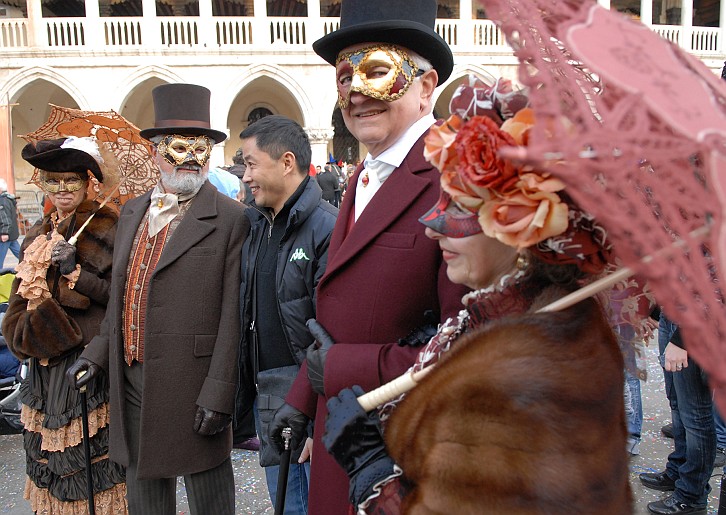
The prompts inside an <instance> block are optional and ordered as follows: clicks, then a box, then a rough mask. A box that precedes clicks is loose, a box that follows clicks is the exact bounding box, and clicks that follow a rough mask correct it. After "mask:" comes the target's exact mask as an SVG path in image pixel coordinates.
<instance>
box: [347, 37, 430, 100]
mask: <svg viewBox="0 0 726 515" xmlns="http://www.w3.org/2000/svg"><path fill="white" fill-rule="evenodd" d="M422 74H423V72H420V71H419V69H418V66H417V65H416V63H415V62H413V60H412V59H411V58H410V57H409V55H408V54H407V53H406V52H405V50H403V49H401V48H398V47H396V46H393V45H372V46H367V47H363V48H359V49H358V50H354V51H352V52H345V53H341V54H340V55H339V56H338V59H337V61H336V62H335V78H336V84H337V86H338V106H339V107H340V108H341V109H345V108H346V107H348V105H349V104H350V94H351V93H352V92H354V91H357V92H359V93H362V94H364V95H366V96H369V97H372V98H377V99H379V100H384V101H386V102H393V101H394V100H397V99H399V98H401V97H402V96H403V94H404V93H406V90H407V89H408V88H409V86H410V85H411V84H412V83H413V80H414V78H416V77H418V76H419V75H422Z"/></svg>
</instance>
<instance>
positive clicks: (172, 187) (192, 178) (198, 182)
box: [161, 165, 209, 195]
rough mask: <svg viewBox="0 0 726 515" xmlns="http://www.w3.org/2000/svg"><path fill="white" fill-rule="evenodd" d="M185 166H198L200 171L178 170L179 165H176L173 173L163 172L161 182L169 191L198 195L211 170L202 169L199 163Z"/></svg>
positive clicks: (178, 193)
mask: <svg viewBox="0 0 726 515" xmlns="http://www.w3.org/2000/svg"><path fill="white" fill-rule="evenodd" d="M184 167H185V168H196V169H197V170H199V173H189V172H178V171H177V168H178V167H176V166H175V167H174V171H173V172H171V173H166V172H163V171H162V172H161V183H162V184H163V185H164V189H165V190H167V191H168V192H169V193H172V192H173V193H176V194H177V195H196V194H197V192H198V191H199V189H200V188H201V187H202V184H204V182H205V181H206V180H207V176H208V175H209V170H206V171H202V168H201V167H200V166H197V165H194V166H192V165H184Z"/></svg>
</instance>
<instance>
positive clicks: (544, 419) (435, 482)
mask: <svg viewBox="0 0 726 515" xmlns="http://www.w3.org/2000/svg"><path fill="white" fill-rule="evenodd" d="M553 290H554V288H550V289H548V290H547V291H545V292H544V294H543V295H540V296H539V297H538V298H537V299H536V301H535V305H533V306H532V309H531V312H528V313H525V314H522V315H517V316H512V317H505V318H503V319H500V320H497V321H492V322H490V323H488V324H486V325H485V326H484V327H483V328H481V329H476V330H473V331H472V332H470V333H467V334H465V335H464V336H462V337H461V338H460V339H459V340H458V341H457V342H456V345H455V346H453V347H452V350H451V351H450V352H448V353H446V354H445V355H443V357H442V358H441V361H440V363H439V364H438V365H437V367H436V368H435V369H434V370H433V371H432V372H431V373H430V374H429V375H428V376H427V377H425V378H424V380H423V381H422V382H421V384H420V385H419V386H417V387H416V388H415V389H413V390H412V391H411V392H409V393H408V394H407V396H406V397H405V398H404V399H403V401H402V402H401V403H400V404H399V405H398V407H397V409H396V410H395V411H394V412H393V413H392V415H391V418H390V419H389V422H388V426H387V430H386V433H385V438H386V443H387V445H388V448H389V451H390V453H391V455H392V457H393V458H394V459H395V461H396V462H397V463H398V464H399V465H400V466H401V468H402V469H403V471H404V475H405V477H406V478H407V480H408V481H409V482H410V484H411V485H412V490H410V492H409V493H408V495H406V497H405V498H404V500H403V507H402V510H401V511H402V513H408V514H433V513H439V514H449V513H458V514H477V515H479V514H484V513H492V514H495V513H496V514H499V513H508V514H550V513H551V514H556V513H589V514H612V513H622V514H625V513H632V500H631V492H630V485H629V482H628V463H627V456H626V452H625V441H626V426H625V411H624V406H623V360H622V357H621V355H620V352H619V349H618V346H617V342H616V340H615V337H614V335H613V332H612V330H611V329H610V326H609V324H608V322H607V320H606V319H605V317H604V314H603V312H602V309H601V308H600V306H599V304H598V303H597V302H596V301H595V300H593V299H588V300H586V301H582V302H580V303H579V304H577V305H575V306H573V307H571V308H569V309H567V310H565V311H561V312H557V313H543V314H535V313H534V311H536V310H537V309H538V308H539V307H541V306H544V305H546V304H548V303H549V301H550V300H554V299H555V298H558V297H559V296H561V295H562V292H558V291H553Z"/></svg>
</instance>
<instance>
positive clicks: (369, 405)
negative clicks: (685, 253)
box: [358, 224, 711, 411]
mask: <svg viewBox="0 0 726 515" xmlns="http://www.w3.org/2000/svg"><path fill="white" fill-rule="evenodd" d="M710 230H711V226H710V224H706V225H704V226H703V227H699V228H698V229H696V230H694V231H691V232H690V233H688V236H689V237H691V238H698V239H701V238H703V237H704V236H706V235H707V234H708V232H709V231H710ZM685 245H686V242H685V241H684V240H682V239H679V240H676V241H674V242H673V243H672V244H671V245H669V246H668V247H666V248H663V249H660V250H659V251H658V252H656V253H654V254H651V255H648V256H645V257H644V258H643V259H641V262H642V263H645V264H647V263H650V262H651V261H653V260H654V259H655V258H656V257H663V256H667V255H668V254H670V253H672V252H674V251H675V250H677V249H680V248H681V247H683V246H685ZM634 273H635V272H634V271H633V270H632V269H631V268H628V267H623V268H620V269H619V270H616V271H615V272H613V273H612V274H609V275H606V276H605V277H602V278H600V279H598V280H597V281H594V282H592V283H590V284H588V285H587V286H585V287H583V288H580V289H579V290H576V291H573V292H572V293H570V294H569V295H565V296H564V297H562V298H561V299H558V300H556V301H554V302H552V303H551V304H548V305H547V306H545V307H543V308H540V309H538V310H537V313H547V312H552V311H561V310H563V309H567V308H569V307H570V306H574V305H575V304H577V303H578V302H580V301H581V300H585V299H587V298H589V297H592V296H593V295H596V294H598V293H600V292H601V291H603V290H606V289H608V288H610V287H611V286H614V285H615V284H617V283H618V282H620V281H622V280H624V279H627V278H628V277H630V276H631V275H633V274H634ZM433 368H434V365H429V366H427V367H426V368H424V369H422V370H420V371H418V372H412V371H411V370H409V371H407V372H405V373H404V374H403V375H401V376H399V377H397V378H396V379H394V380H393V381H391V382H389V383H386V384H384V385H382V386H379V387H378V388H376V389H375V390H371V391H370V392H368V393H366V394H364V395H361V396H360V397H358V402H359V403H360V405H361V407H362V408H363V409H364V410H366V411H371V410H372V409H374V408H376V407H378V406H381V405H383V404H385V403H386V402H389V401H392V400H393V399H395V398H396V397H398V396H399V395H401V394H402V393H406V392H408V391H410V390H412V389H413V388H414V386H416V385H417V384H418V383H419V382H420V381H421V379H423V377H424V376H425V375H426V374H427V373H429V372H430V371H431V369H433Z"/></svg>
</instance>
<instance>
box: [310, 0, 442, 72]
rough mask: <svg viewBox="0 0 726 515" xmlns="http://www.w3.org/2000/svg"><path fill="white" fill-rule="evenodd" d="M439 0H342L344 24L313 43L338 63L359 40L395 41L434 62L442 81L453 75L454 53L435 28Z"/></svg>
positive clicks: (341, 23)
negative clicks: (344, 52) (341, 56)
mask: <svg viewBox="0 0 726 515" xmlns="http://www.w3.org/2000/svg"><path fill="white" fill-rule="evenodd" d="M436 9H437V7H436V0H342V3H341V6H340V28H339V29H338V30H336V31H334V32H331V33H330V34H328V35H326V36H323V37H322V38H320V39H318V40H317V41H316V42H314V43H313V50H315V53H317V54H318V55H319V56H320V57H322V58H323V59H325V60H326V61H327V62H329V63H330V64H332V65H333V66H335V60H336V58H337V57H338V54H339V53H340V51H341V50H343V49H344V48H347V47H349V46H351V45H356V44H358V43H368V42H370V43H391V44H394V45H400V46H402V47H405V48H408V49H409V50H413V51H414V52H416V53H417V54H420V55H422V56H423V57H425V58H426V59H428V60H429V61H431V64H432V65H433V67H434V69H435V70H436V71H437V72H438V75H439V84H441V83H443V82H444V81H445V80H446V79H448V78H449V75H451V71H452V70H453V68H454V56H453V55H452V53H451V49H450V48H449V45H447V44H446V41H444V40H443V39H442V38H441V36H439V35H438V34H437V33H436V32H435V31H434V23H435V21H436Z"/></svg>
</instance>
